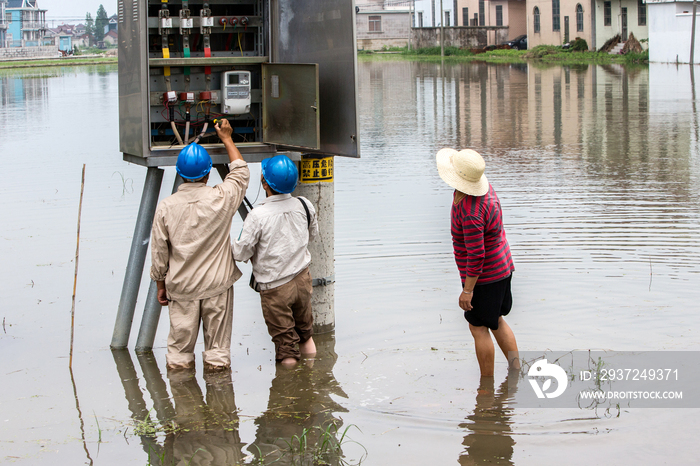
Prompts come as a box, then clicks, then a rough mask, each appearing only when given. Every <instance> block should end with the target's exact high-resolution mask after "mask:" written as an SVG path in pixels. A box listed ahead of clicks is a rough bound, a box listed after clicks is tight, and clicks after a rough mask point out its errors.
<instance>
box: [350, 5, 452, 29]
mask: <svg viewBox="0 0 700 466" xmlns="http://www.w3.org/2000/svg"><path fill="white" fill-rule="evenodd" d="M358 1H359V0H358ZM413 3H414V4H415V10H414V11H415V14H414V17H413V27H417V28H420V27H426V28H427V27H437V26H440V24H441V21H440V19H441V15H440V0H415V2H413ZM456 5H457V0H442V10H443V14H442V19H443V20H444V26H445V27H448V26H463V24H461V23H459V24H455V17H454V11H455V9H456Z"/></svg>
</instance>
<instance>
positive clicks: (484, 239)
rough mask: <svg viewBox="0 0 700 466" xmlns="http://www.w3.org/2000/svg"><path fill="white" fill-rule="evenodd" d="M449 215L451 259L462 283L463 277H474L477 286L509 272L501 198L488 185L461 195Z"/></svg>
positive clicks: (512, 268) (505, 275)
mask: <svg viewBox="0 0 700 466" xmlns="http://www.w3.org/2000/svg"><path fill="white" fill-rule="evenodd" d="M456 194H457V191H455V195H456ZM450 217H451V219H452V245H453V247H454V253H455V261H456V262H457V268H459V275H460V277H461V278H462V282H463V283H464V280H465V278H466V277H467V276H469V277H476V276H478V277H479V279H478V281H477V282H476V283H477V285H484V284H486V283H493V282H497V281H499V280H503V279H504V278H507V277H508V276H509V275H510V274H511V273H513V271H514V270H515V266H514V265H513V258H512V257H511V256H510V246H509V245H508V240H507V239H506V232H505V229H504V228H503V213H502V212H501V201H499V200H498V196H497V195H496V191H494V190H493V187H492V186H490V185H489V191H488V193H486V194H485V195H483V196H478V197H477V196H465V197H464V199H462V200H461V201H460V202H459V203H458V204H455V203H454V202H453V203H452V212H451V215H450Z"/></svg>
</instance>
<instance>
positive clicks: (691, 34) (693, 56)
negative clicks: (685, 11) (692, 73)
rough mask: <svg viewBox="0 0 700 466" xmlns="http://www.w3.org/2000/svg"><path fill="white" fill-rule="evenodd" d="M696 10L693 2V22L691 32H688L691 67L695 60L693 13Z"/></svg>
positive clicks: (696, 3) (695, 2) (696, 7)
mask: <svg viewBox="0 0 700 466" xmlns="http://www.w3.org/2000/svg"><path fill="white" fill-rule="evenodd" d="M697 10H698V1H697V0H693V21H692V24H693V26H692V29H693V30H692V31H691V32H690V66H693V61H694V59H695V13H696V12H697Z"/></svg>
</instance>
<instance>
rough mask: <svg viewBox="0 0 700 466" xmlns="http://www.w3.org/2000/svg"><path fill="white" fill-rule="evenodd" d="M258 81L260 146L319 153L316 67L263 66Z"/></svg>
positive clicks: (311, 65)
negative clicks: (260, 96)
mask: <svg viewBox="0 0 700 466" xmlns="http://www.w3.org/2000/svg"><path fill="white" fill-rule="evenodd" d="M262 77H263V142H265V143H268V144H276V145H277V146H278V148H290V149H303V150H315V151H317V150H319V149H320V147H321V140H320V117H319V114H320V109H319V105H318V100H319V96H318V65H316V64H287V63H284V64H282V63H265V64H263V65H262Z"/></svg>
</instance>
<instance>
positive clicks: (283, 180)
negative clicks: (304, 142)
mask: <svg viewBox="0 0 700 466" xmlns="http://www.w3.org/2000/svg"><path fill="white" fill-rule="evenodd" d="M261 166H262V174H263V178H265V181H266V182H267V184H268V185H269V186H270V187H271V188H272V189H274V190H275V191H277V192H278V193H281V194H288V193H291V192H292V191H294V188H296V187H297V179H298V178H299V171H298V170H297V166H296V164H295V163H294V162H292V161H291V160H290V158H289V157H287V156H286V155H277V156H275V157H272V158H270V159H263V161H262V162H261Z"/></svg>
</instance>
